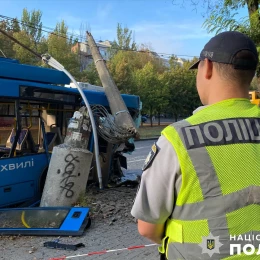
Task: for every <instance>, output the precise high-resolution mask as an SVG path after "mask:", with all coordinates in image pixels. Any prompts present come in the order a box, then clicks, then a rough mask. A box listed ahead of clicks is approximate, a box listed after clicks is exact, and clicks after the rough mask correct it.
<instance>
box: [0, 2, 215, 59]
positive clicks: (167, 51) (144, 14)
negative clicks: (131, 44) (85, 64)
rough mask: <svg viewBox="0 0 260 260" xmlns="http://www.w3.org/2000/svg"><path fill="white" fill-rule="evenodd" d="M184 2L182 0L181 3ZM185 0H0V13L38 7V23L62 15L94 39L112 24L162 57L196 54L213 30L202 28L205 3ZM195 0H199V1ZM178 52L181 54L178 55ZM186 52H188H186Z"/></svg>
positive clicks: (107, 35) (51, 22)
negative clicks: (131, 33)
mask: <svg viewBox="0 0 260 260" xmlns="http://www.w3.org/2000/svg"><path fill="white" fill-rule="evenodd" d="M182 2H184V5H181V3H182ZM191 2H192V1H190V0H0V7H1V9H0V15H4V16H8V17H12V18H15V17H17V18H18V19H20V18H21V15H22V10H23V8H27V10H28V11H32V10H33V9H36V10H41V11H42V23H43V26H46V27H50V28H54V27H55V25H56V23H57V22H61V21H62V20H64V21H65V23H66V25H67V26H68V29H69V32H70V33H74V34H75V35H83V34H84V32H85V31H86V30H88V31H90V32H91V33H92V35H93V37H94V39H95V40H102V41H104V40H110V41H113V40H115V39H116V28H117V24H118V23H120V24H121V25H122V26H123V27H127V28H129V29H130V30H132V31H133V34H134V39H135V42H136V43H137V44H139V45H140V44H145V45H146V46H149V47H150V48H152V50H153V51H156V52H157V53H159V54H161V55H162V56H163V57H165V58H167V56H169V55H177V56H178V57H181V58H186V59H191V58H192V57H194V56H199V54H200V51H201V50H202V49H203V47H204V45H205V44H206V42H207V41H208V40H209V39H210V38H211V37H212V36H213V34H208V33H207V31H206V30H205V29H203V28H202V25H203V22H204V21H205V17H203V14H205V9H204V8H203V6H201V5H198V6H197V8H194V6H192V5H191ZM199 2H200V1H199ZM182 55H184V56H182ZM189 56H191V57H189Z"/></svg>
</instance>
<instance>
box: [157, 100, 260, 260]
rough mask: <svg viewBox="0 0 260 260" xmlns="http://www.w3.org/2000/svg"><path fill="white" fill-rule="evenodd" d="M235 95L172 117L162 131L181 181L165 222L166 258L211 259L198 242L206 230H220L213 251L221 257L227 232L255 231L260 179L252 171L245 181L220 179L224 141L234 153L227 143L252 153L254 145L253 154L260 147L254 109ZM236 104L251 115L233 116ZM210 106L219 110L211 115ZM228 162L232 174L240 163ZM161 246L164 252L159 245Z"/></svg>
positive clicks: (258, 223) (259, 122)
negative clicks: (175, 158)
mask: <svg viewBox="0 0 260 260" xmlns="http://www.w3.org/2000/svg"><path fill="white" fill-rule="evenodd" d="M239 101H243V102H236V100H230V101H226V102H222V103H221V104H220V105H218V104H215V105H213V106H210V107H209V108H208V109H203V110H202V111H201V112H198V114H199V115H195V116H192V117H190V118H188V119H187V121H186V120H183V121H180V122H178V123H175V124H173V125H172V126H169V127H167V128H166V129H165V130H164V131H163V132H162V134H163V135H164V136H165V137H166V138H167V139H168V140H169V141H170V142H171V144H172V145H173V147H174V149H175V151H176V154H177V156H178V160H179V162H180V167H181V173H182V186H181V189H180V191H179V194H178V196H177V200H176V205H175V207H174V211H173V213H172V216H171V219H169V220H168V221H167V225H166V238H167V241H168V242H167V244H168V245H166V247H167V252H166V253H167V256H168V259H214V258H212V257H211V258H210V257H209V256H208V255H207V256H205V255H204V257H202V254H201V252H202V249H201V247H199V246H198V244H199V243H201V241H202V237H206V236H208V235H209V234H210V233H211V234H212V235H213V236H219V239H220V242H221V243H222V244H224V245H223V246H221V247H220V255H217V256H215V257H217V258H216V259H220V256H221V257H222V256H228V255H229V244H230V235H235V234H237V235H239V234H244V233H247V232H251V230H256V231H258V230H259V231H260V219H259V217H257V216H259V214H260V206H259V204H260V181H258V180H254V179H253V177H251V179H250V178H249V179H250V180H251V181H250V180H249V181H248V183H249V184H248V185H247V184H246V183H245V184H241V182H242V180H241V176H240V179H239V180H238V184H236V183H234V186H235V187H231V188H230V187H229V186H228V185H223V183H224V184H225V182H224V181H225V178H223V172H224V171H222V169H221V166H219V164H220V162H219V161H221V159H220V158H221V154H226V153H227V150H226V147H227V146H228V145H231V146H230V147H228V149H230V152H232V149H233V148H234V152H235V153H238V151H239V150H238V146H236V145H234V146H232V145H233V144H234V143H235V144H238V145H241V144H243V147H246V148H247V150H248V154H249V155H251V156H252V158H253V157H255V155H256V154H254V153H253V151H254V149H258V150H257V153H258V154H259V152H260V150H259V148H258V146H257V148H256V144H257V143H259V142H260V119H259V118H258V117H259V116H260V114H259V109H258V108H255V107H253V106H252V105H251V104H248V101H245V100H239ZM230 106H234V108H233V109H234V110H233V111H231V113H229V111H227V110H226V109H228V108H230ZM239 107H240V108H241V107H242V108H244V109H245V111H242V113H241V115H242V116H247V117H248V116H252V118H236V113H237V111H238V110H237V109H239ZM212 108H213V109H212ZM215 108H217V110H216V111H217V112H219V114H220V115H219V114H216V115H214V113H213V111H212V110H214V109H215ZM204 110H206V111H204ZM228 113H229V114H228ZM222 114H223V115H225V116H226V118H225V117H223V115H222ZM201 118H203V119H201ZM231 158H232V156H231ZM224 161H228V160H227V158H225V160H224V159H223V163H227V162H224ZM232 163H233V161H232ZM232 163H230V164H231V166H233V168H232V170H233V171H234V174H235V171H238V169H239V168H238V167H239V165H232ZM241 163H243V162H242V161H241ZM252 163H253V161H252ZM259 166H260V165H259ZM243 167H244V168H245V169H246V166H243ZM233 171H228V172H227V175H228V174H230V176H231V177H232V173H233ZM259 171H260V168H259ZM252 172H254V171H253V170H252V169H251V171H250V173H252ZM224 173H225V172H224ZM245 174H246V171H245ZM255 175H256V172H255ZM238 176H239V175H238ZM221 183H222V185H221ZM248 214H252V223H249V224H248V226H247V224H244V225H241V223H244V222H243V221H247V222H248V219H247V218H248ZM241 221H242V222H241ZM258 234H259V233H258ZM160 250H161V252H163V251H164V248H161V249H160ZM190 252H192V258H191V254H190ZM193 253H194V254H193ZM213 257H214V255H213ZM230 259H231V258H230Z"/></svg>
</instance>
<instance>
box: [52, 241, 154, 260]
mask: <svg viewBox="0 0 260 260" xmlns="http://www.w3.org/2000/svg"><path fill="white" fill-rule="evenodd" d="M149 246H159V245H158V244H149V245H140V246H130V247H124V248H119V249H111V250H102V251H96V252H90V253H87V254H82V255H72V256H61V257H55V258H50V259H49V260H64V259H69V258H75V257H81V256H92V255H103V254H106V253H112V252H117V251H124V250H134V249H139V248H144V247H149Z"/></svg>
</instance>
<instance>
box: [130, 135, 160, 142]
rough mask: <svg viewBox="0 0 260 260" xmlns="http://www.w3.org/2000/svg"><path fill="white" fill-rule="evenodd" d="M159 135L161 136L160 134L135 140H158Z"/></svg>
mask: <svg viewBox="0 0 260 260" xmlns="http://www.w3.org/2000/svg"><path fill="white" fill-rule="evenodd" d="M159 137H160V135H158V136H157V137H150V138H140V139H137V140H135V142H138V141H149V140H158V138H159Z"/></svg>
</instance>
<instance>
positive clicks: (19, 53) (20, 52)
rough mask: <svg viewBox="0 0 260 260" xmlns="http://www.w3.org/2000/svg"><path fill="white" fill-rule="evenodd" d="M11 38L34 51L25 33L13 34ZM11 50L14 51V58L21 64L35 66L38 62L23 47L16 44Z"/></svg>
mask: <svg viewBox="0 0 260 260" xmlns="http://www.w3.org/2000/svg"><path fill="white" fill-rule="evenodd" d="M13 36H14V38H15V39H17V40H18V41H19V42H21V43H22V44H24V45H25V46H27V47H29V48H30V49H34V42H33V40H32V38H31V36H30V35H28V34H27V33H26V32H25V31H20V32H16V33H14V34H13ZM13 50H14V51H15V58H16V59H18V60H19V61H20V62H21V63H25V64H33V65H35V64H36V63H37V62H38V58H36V57H35V55H34V54H32V53H31V52H29V51H27V50H26V49H25V48H24V47H22V46H21V45H19V44H17V43H14V45H13Z"/></svg>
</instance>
